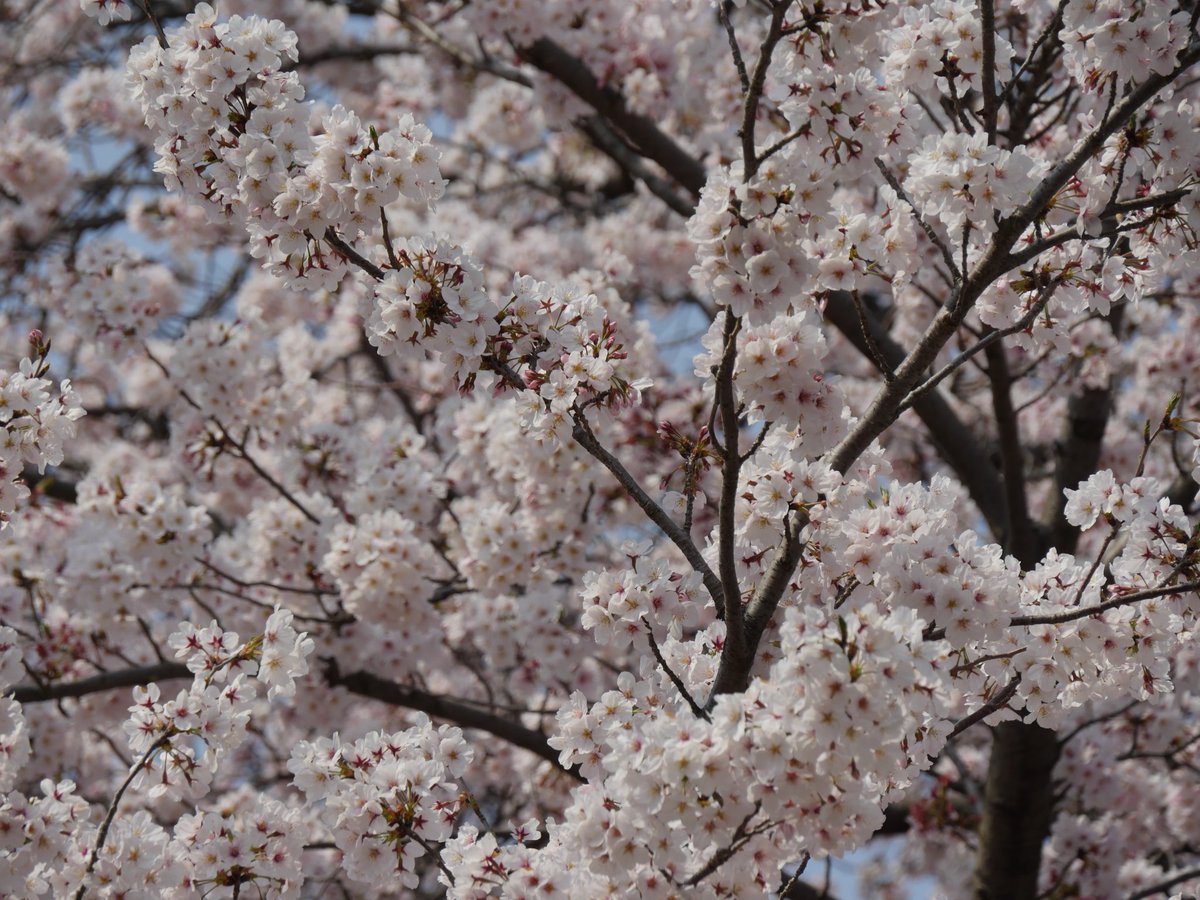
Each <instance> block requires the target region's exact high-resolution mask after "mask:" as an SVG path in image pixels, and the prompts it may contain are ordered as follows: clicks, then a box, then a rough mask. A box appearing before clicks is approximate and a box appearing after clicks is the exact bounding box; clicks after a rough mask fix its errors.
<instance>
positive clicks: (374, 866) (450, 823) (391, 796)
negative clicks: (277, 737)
mask: <svg viewBox="0 0 1200 900" xmlns="http://www.w3.org/2000/svg"><path fill="white" fill-rule="evenodd" d="M473 755H474V752H473V750H472V749H471V748H470V746H469V745H468V744H467V743H466V741H465V740H464V739H463V735H462V731H461V730H460V729H458V728H454V727H451V726H448V725H442V726H439V727H438V728H434V726H433V725H432V723H431V722H430V721H429V719H428V717H426V716H423V715H418V716H417V717H416V722H415V724H414V725H413V726H412V727H411V728H408V729H406V730H404V731H400V732H396V733H394V734H383V733H381V732H377V731H376V732H371V733H370V734H368V735H366V736H365V737H363V738H361V739H360V740H357V741H353V742H347V743H343V742H342V741H341V740H340V739H339V738H338V737H337V735H334V736H333V737H332V738H320V739H318V740H317V741H315V742H309V741H301V742H300V743H299V744H297V745H296V747H295V749H294V750H293V751H292V755H291V759H290V760H289V761H288V768H289V769H290V770H291V772H292V773H293V775H294V776H295V783H296V786H297V787H298V788H300V790H301V791H303V792H304V795H305V797H307V798H308V800H309V802H310V803H316V802H318V801H323V803H324V805H323V807H322V811H321V817H322V819H323V821H324V822H325V823H326V824H327V826H328V827H329V829H330V832H331V834H332V835H333V839H334V841H335V842H336V843H337V846H338V849H339V850H340V851H341V852H342V854H343V857H342V865H343V866H344V867H345V870H346V873H347V874H348V875H349V876H350V877H351V878H352V879H354V880H355V881H360V882H364V883H366V884H396V883H399V885H400V886H402V887H404V888H408V889H412V888H415V887H416V886H417V885H418V884H419V883H420V877H419V876H418V875H417V873H416V871H415V863H416V860H418V859H419V858H420V857H422V856H424V855H425V854H426V853H427V852H428V848H430V847H431V846H433V845H436V844H440V843H441V842H443V841H445V840H446V839H447V838H449V837H450V835H451V834H452V832H453V830H454V826H455V823H456V822H457V819H458V816H459V814H460V813H461V812H462V811H463V809H464V807H465V805H466V797H465V795H464V794H463V792H461V791H460V789H459V787H458V785H457V784H456V783H455V782H454V781H452V780H451V779H454V778H459V777H461V776H462V775H463V774H464V773H465V771H466V769H467V766H468V765H470V763H471V759H472V757H473Z"/></svg>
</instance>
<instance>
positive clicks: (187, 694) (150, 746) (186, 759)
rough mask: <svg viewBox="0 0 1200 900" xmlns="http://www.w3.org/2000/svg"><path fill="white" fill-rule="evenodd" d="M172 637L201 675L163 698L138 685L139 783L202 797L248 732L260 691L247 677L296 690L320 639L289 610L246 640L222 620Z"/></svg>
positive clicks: (272, 690)
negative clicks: (301, 628)
mask: <svg viewBox="0 0 1200 900" xmlns="http://www.w3.org/2000/svg"><path fill="white" fill-rule="evenodd" d="M168 643H169V645H170V646H171V647H172V648H173V649H174V650H175V655H176V657H178V658H180V659H186V660H187V667H188V669H189V670H191V671H192V672H193V673H194V674H195V678H194V679H193V681H192V684H191V686H190V687H188V688H186V689H184V690H181V691H179V693H178V694H177V695H176V696H175V698H174V699H173V700H166V701H163V700H162V693H161V691H160V690H159V687H158V685H157V684H150V685H148V686H146V687H136V688H134V692H133V699H134V704H133V706H131V707H130V708H129V711H130V713H131V715H130V717H129V719H128V720H127V721H126V723H125V732H126V734H127V735H128V736H129V746H130V749H131V750H133V752H134V753H136V754H139V755H141V756H142V763H141V767H140V768H139V770H138V772H137V777H136V778H135V780H134V785H135V787H137V786H140V785H150V786H149V795H150V796H151V797H156V796H162V795H167V796H170V797H174V798H187V799H190V800H196V799H198V798H200V797H203V796H204V795H205V794H207V793H208V791H209V789H210V788H211V785H212V780H213V776H214V775H215V774H216V771H217V768H218V766H219V764H220V762H221V759H222V758H223V757H224V756H226V755H228V753H229V752H230V751H231V750H233V749H234V748H235V747H237V745H238V744H240V743H241V742H242V740H244V738H245V728H246V725H247V723H248V722H249V721H250V716H251V713H252V708H253V703H254V699H255V696H256V688H255V685H254V682H253V681H250V680H249V678H248V676H251V677H257V680H258V681H259V682H261V683H263V684H266V685H267V686H268V697H269V698H270V697H274V696H276V695H284V696H291V695H292V694H293V693H294V692H295V679H296V677H298V676H301V675H304V674H305V673H306V672H307V671H308V663H307V661H306V659H305V657H307V656H308V655H309V654H310V653H312V651H313V646H314V645H313V642H312V640H311V639H309V638H308V637H307V636H306V635H305V634H304V633H297V632H296V630H295V629H294V628H293V627H292V613H291V612H289V611H288V610H284V609H276V610H275V612H274V613H272V614H271V616H270V617H269V618H268V619H267V623H266V627H265V628H264V630H263V633H262V634H261V635H257V636H255V637H254V638H252V639H251V640H250V641H247V642H245V643H241V642H240V641H239V640H238V635H237V634H235V633H234V632H230V631H224V630H222V629H221V627H220V626H219V625H217V623H216V622H213V623H212V624H211V625H209V626H208V627H206V628H202V629H199V630H197V629H196V628H195V627H194V626H192V625H190V624H187V623H184V624H183V625H182V626H181V627H180V629H179V630H178V631H176V632H175V633H174V634H172V635H171V637H170V639H169V641H168ZM197 738H198V739H199V740H196V739H197Z"/></svg>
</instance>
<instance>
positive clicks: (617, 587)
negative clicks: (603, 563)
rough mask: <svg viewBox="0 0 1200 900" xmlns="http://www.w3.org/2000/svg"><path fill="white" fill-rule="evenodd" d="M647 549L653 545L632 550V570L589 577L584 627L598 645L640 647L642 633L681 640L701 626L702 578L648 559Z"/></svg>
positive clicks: (585, 587) (585, 586)
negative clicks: (695, 625)
mask: <svg viewBox="0 0 1200 900" xmlns="http://www.w3.org/2000/svg"><path fill="white" fill-rule="evenodd" d="M647 550H649V547H648V546H646V547H641V548H639V547H631V546H627V547H626V550H625V552H626V555H627V556H628V557H629V560H630V563H631V567H630V568H628V569H626V570H624V571H620V570H617V569H605V570H604V571H601V572H589V573H587V574H586V575H585V576H584V579H583V590H582V591H581V593H580V600H581V601H582V603H583V618H582V620H581V624H582V625H583V627H584V628H585V629H587V630H588V631H590V632H591V633H592V638H593V639H594V640H595V641H596V642H597V643H599V644H602V645H603V644H608V643H610V642H614V641H615V642H620V643H628V642H631V641H633V642H636V640H637V636H638V634H639V633H646V632H647V631H649V632H650V633H651V635H652V636H657V637H662V636H664V635H666V634H670V635H671V636H672V637H676V638H678V637H679V636H680V635H681V634H682V632H683V628H684V627H686V626H688V625H691V624H693V623H694V622H695V621H696V619H697V617H698V616H697V610H698V609H699V608H700V607H699V604H698V603H697V602H696V600H697V599H699V597H700V596H703V592H702V589H701V586H700V577H699V575H697V574H696V573H694V572H693V573H691V574H689V575H687V576H683V575H680V574H679V573H677V572H673V571H672V567H671V566H670V564H669V563H667V561H666V560H662V559H655V558H653V557H649V556H644V555H642V554H644V553H645V552H646V551H647ZM694 598H695V599H694Z"/></svg>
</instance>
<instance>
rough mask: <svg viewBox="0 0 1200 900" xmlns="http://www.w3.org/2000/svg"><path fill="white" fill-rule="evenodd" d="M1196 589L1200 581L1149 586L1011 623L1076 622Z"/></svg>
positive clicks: (1014, 620) (1027, 624)
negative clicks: (1091, 604)
mask: <svg viewBox="0 0 1200 900" xmlns="http://www.w3.org/2000/svg"><path fill="white" fill-rule="evenodd" d="M1194 591H1200V581H1188V582H1184V583H1183V584H1175V585H1165V586H1163V587H1156V588H1148V589H1146V590H1144V591H1134V592H1133V593H1129V594H1118V595H1117V596H1115V597H1113V598H1112V599H1111V600H1105V601H1104V602H1103V603H1097V604H1096V605H1095V606H1081V607H1078V608H1076V609H1068V610H1066V611H1065V612H1060V613H1047V614H1046V615H1044V616H1014V617H1013V618H1012V620H1011V621H1010V622H1009V624H1010V625H1018V626H1030V625H1061V624H1063V623H1064V622H1074V621H1077V620H1078V619H1086V618H1088V617H1089V616H1095V615H1099V614H1100V613H1102V612H1107V611H1108V610H1110V609H1119V608H1120V607H1122V606H1131V605H1132V604H1134V603H1140V602H1141V601H1143V600H1153V599H1155V598H1156V597H1170V596H1171V595H1173V594H1188V593H1192V592H1194Z"/></svg>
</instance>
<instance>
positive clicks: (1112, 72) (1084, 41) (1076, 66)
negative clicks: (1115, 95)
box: [1060, 0, 1188, 91]
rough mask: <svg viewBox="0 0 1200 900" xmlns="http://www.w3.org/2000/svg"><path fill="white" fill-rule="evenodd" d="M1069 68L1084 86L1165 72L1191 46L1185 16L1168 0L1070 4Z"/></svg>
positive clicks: (1066, 24) (1066, 16)
mask: <svg viewBox="0 0 1200 900" xmlns="http://www.w3.org/2000/svg"><path fill="white" fill-rule="evenodd" d="M1060 36H1061V38H1062V42H1063V48H1064V50H1065V53H1064V59H1065V61H1066V64H1067V68H1068V71H1069V72H1070V73H1071V75H1072V77H1073V78H1075V80H1076V81H1077V82H1079V84H1081V85H1083V86H1084V87H1085V88H1089V89H1091V90H1095V91H1099V90H1101V89H1106V88H1105V85H1106V84H1107V82H1108V80H1109V79H1110V78H1112V77H1115V78H1116V79H1117V80H1118V82H1129V81H1133V80H1137V79H1141V78H1144V77H1145V76H1146V74H1147V73H1155V74H1159V75H1162V74H1165V73H1166V72H1169V71H1171V69H1172V68H1173V67H1174V66H1175V61H1176V60H1177V59H1178V57H1179V54H1180V52H1181V51H1182V50H1183V48H1184V47H1185V46H1186V45H1187V41H1188V27H1187V14H1186V13H1185V12H1183V11H1181V10H1179V9H1178V7H1176V6H1175V5H1174V4H1172V3H1169V2H1167V0H1136V2H1132V3H1130V2H1124V0H1099V2H1096V3H1068V4H1067V5H1066V7H1064V9H1063V30H1062V32H1061V35H1060Z"/></svg>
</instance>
